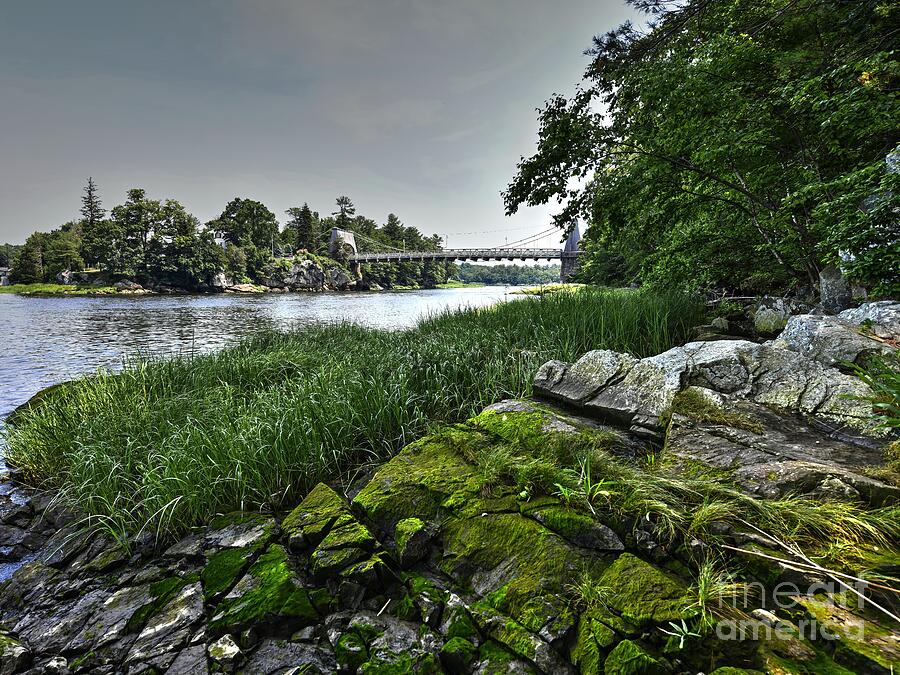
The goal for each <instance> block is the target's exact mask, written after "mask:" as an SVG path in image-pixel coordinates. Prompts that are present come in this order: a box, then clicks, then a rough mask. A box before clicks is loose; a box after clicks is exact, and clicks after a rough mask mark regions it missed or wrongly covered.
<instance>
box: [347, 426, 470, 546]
mask: <svg viewBox="0 0 900 675" xmlns="http://www.w3.org/2000/svg"><path fill="white" fill-rule="evenodd" d="M484 443H485V439H484V437H483V436H482V435H481V434H479V433H478V432H475V431H466V430H460V429H459V428H450V429H444V430H443V431H440V432H438V433H435V434H432V435H430V436H427V437H425V438H423V439H421V440H419V441H416V442H415V443H412V444H410V445H408V446H406V448H405V449H404V450H403V451H402V452H401V453H400V454H399V455H397V456H396V457H394V458H393V459H392V460H391V461H390V462H388V463H387V464H384V465H383V466H382V467H381V468H380V469H379V470H378V472H377V473H376V474H375V476H374V477H373V478H372V480H371V481H370V482H369V483H368V485H366V486H365V487H364V488H363V489H362V490H361V491H360V493H359V494H358V495H357V496H356V498H355V499H354V500H353V505H354V506H355V507H356V508H359V509H360V510H362V511H363V512H364V513H365V514H366V516H367V517H368V518H369V519H370V520H372V521H374V522H375V523H377V524H378V525H379V527H381V529H382V530H383V531H385V532H393V531H394V530H395V528H396V526H397V523H398V522H399V521H401V520H404V519H406V518H419V519H421V520H432V519H434V518H435V517H436V516H437V515H438V513H439V512H440V511H441V510H443V509H451V508H454V507H455V506H459V505H460V504H463V503H466V502H468V501H471V500H472V499H473V498H474V497H475V496H476V495H477V493H478V491H479V489H480V485H481V483H480V480H479V477H478V474H477V472H476V471H475V468H474V467H473V466H472V465H470V464H469V463H468V462H466V461H465V460H464V459H463V456H464V455H465V454H466V453H467V452H472V448H473V446H479V445H483V444H484Z"/></svg>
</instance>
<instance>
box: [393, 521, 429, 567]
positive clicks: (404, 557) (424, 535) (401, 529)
mask: <svg viewBox="0 0 900 675" xmlns="http://www.w3.org/2000/svg"><path fill="white" fill-rule="evenodd" d="M430 539H431V532H430V531H429V527H428V525H427V524H426V523H425V522H424V521H423V520H422V519H421V518H415V517H413V518H404V519H403V520H401V521H400V522H398V523H397V527H396V528H395V530H394V550H395V551H396V552H397V560H398V561H399V562H400V565H401V566H403V567H408V566H409V565H411V564H413V563H415V562H418V561H419V560H421V559H422V558H424V557H425V555H426V554H427V552H428V542H429V540H430Z"/></svg>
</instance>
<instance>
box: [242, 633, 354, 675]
mask: <svg viewBox="0 0 900 675" xmlns="http://www.w3.org/2000/svg"><path fill="white" fill-rule="evenodd" d="M299 666H303V670H302V671H301V672H303V673H308V674H309V675H314V674H315V675H325V674H326V673H334V672H336V671H337V662H336V661H335V660H334V655H333V654H332V653H331V652H330V651H326V650H324V649H322V648H320V647H317V646H315V645H311V644H302V643H297V642H285V641H283V640H264V641H263V642H262V644H260V646H259V647H258V648H257V649H256V651H254V652H253V654H251V655H250V657H249V658H248V659H247V662H246V663H245V664H244V665H243V666H242V667H241V669H240V670H239V671H238V672H239V673H242V674H245V675H275V673H279V674H281V673H288V672H291V669H292V668H295V667H299Z"/></svg>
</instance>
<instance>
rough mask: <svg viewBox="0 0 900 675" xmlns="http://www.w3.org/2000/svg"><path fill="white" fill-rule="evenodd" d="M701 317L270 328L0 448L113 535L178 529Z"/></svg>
mask: <svg viewBox="0 0 900 675" xmlns="http://www.w3.org/2000/svg"><path fill="white" fill-rule="evenodd" d="M702 312H703V310H702V307H701V306H700V305H699V304H698V303H697V302H695V301H694V300H692V299H690V298H687V297H684V296H679V295H671V294H655V293H650V292H644V291H631V292H625V291H602V290H587V289H585V290H582V291H580V292H577V293H560V294H554V295H551V296H546V297H543V298H525V299H522V300H517V301H515V302H510V303H506V304H502V305H498V306H495V307H491V308H487V309H472V310H465V311H458V312H447V313H443V314H439V315H436V316H433V317H430V318H428V319H427V320H425V321H423V322H422V323H420V324H419V325H418V326H417V327H416V328H414V329H411V330H406V331H400V332H388V331H379V330H373V329H368V328H362V327H359V326H354V325H349V324H337V325H324V326H312V327H307V328H303V329H299V330H296V331H294V332H287V333H279V332H270V333H266V334H264V335H262V336H260V337H257V338H255V339H252V340H249V341H247V342H244V343H242V344H240V345H239V346H236V347H233V348H230V349H226V350H224V351H222V352H220V353H217V354H212V355H208V356H197V357H193V358H187V357H185V358H176V359H169V360H140V361H134V362H131V363H129V364H127V366H126V367H125V369H124V370H123V371H122V372H121V373H119V374H110V373H100V374H98V375H97V376H95V377H90V378H86V379H83V380H80V381H78V382H76V383H74V384H72V385H71V386H67V387H65V388H64V389H63V390H61V393H60V394H58V395H54V396H49V397H47V398H46V400H45V401H44V402H43V403H42V404H40V405H36V406H34V407H32V408H31V409H30V410H28V411H26V412H25V413H23V414H22V415H21V416H19V418H18V419H17V423H16V424H15V425H14V426H13V427H12V428H10V429H9V430H8V431H7V432H6V433H7V442H8V446H9V448H8V452H7V456H8V460H9V462H10V463H11V464H14V465H15V466H17V467H19V468H20V469H21V470H23V471H24V472H25V475H26V476H27V478H28V479H29V480H31V481H32V482H34V483H36V484H40V485H44V486H47V487H52V488H55V489H58V490H59V494H60V498H61V499H63V500H65V501H67V502H69V503H71V504H72V505H73V506H75V507H77V508H78V509H80V510H81V511H83V513H84V514H85V515H87V516H89V517H91V518H92V520H93V523H94V524H98V523H99V524H102V526H103V527H105V528H106V529H108V530H109V531H110V532H112V533H114V534H117V535H118V536H121V537H122V538H123V540H124V539H126V538H127V537H128V536H131V535H133V534H134V533H135V532H137V531H139V530H141V529H142V528H149V529H152V530H155V531H157V532H158V533H165V532H168V533H178V532H180V531H183V530H184V529H186V528H188V527H190V526H192V525H194V524H198V523H201V522H203V521H205V520H207V519H208V518H209V517H210V516H212V515H213V514H215V513H218V512H222V511H228V510H232V509H238V508H240V509H256V508H273V509H278V508H287V507H289V506H291V505H293V504H295V503H297V502H298V501H299V500H300V499H301V498H302V497H303V496H304V495H305V494H306V492H307V491H308V490H309V489H310V488H311V487H312V486H314V485H315V484H316V483H317V482H319V481H321V480H329V479H334V478H335V477H338V476H340V475H345V474H347V473H350V472H352V471H354V470H355V469H356V468H358V467H359V466H361V465H363V464H365V463H368V462H371V461H379V460H383V459H384V458H387V457H389V456H391V455H392V454H393V453H395V452H397V450H399V449H400V448H401V447H403V445H405V444H406V443H408V442H410V441H411V440H413V439H415V438H416V437H418V436H419V435H421V434H422V433H423V432H424V431H426V430H427V428H428V427H429V426H430V425H432V424H434V423H435V422H443V421H456V420H460V419H464V418H466V417H468V416H470V415H472V414H474V413H477V412H478V411H480V410H481V409H482V408H483V407H484V406H485V405H487V404H490V403H492V402H495V401H497V400H499V399H502V398H506V397H513V396H523V395H527V394H529V393H530V388H531V381H532V378H533V377H534V373H535V371H536V370H537V368H538V367H539V366H540V365H541V364H542V363H544V362H545V361H547V360H548V359H551V358H557V359H563V360H574V359H576V358H577V357H578V356H580V355H581V354H582V353H584V352H585V351H588V350H590V349H599V348H608V349H615V350H618V351H628V352H631V353H632V354H634V355H637V356H646V355H651V354H656V353H658V352H660V351H663V350H665V349H668V348H670V347H672V346H674V345H676V344H679V343H681V342H683V341H684V340H685V339H686V337H687V335H688V333H689V331H690V329H691V327H692V326H694V325H696V324H697V323H699V322H700V321H701V320H702V318H703V317H702Z"/></svg>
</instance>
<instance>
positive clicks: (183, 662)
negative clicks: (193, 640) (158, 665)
mask: <svg viewBox="0 0 900 675" xmlns="http://www.w3.org/2000/svg"><path fill="white" fill-rule="evenodd" d="M208 673H209V666H208V665H207V664H206V648H205V647H204V646H203V645H193V646H191V647H188V648H187V649H183V650H181V652H179V654H178V656H176V657H175V660H174V661H173V662H172V665H171V666H169V668H168V670H166V675H208Z"/></svg>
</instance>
